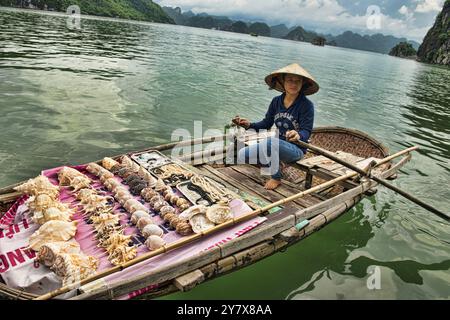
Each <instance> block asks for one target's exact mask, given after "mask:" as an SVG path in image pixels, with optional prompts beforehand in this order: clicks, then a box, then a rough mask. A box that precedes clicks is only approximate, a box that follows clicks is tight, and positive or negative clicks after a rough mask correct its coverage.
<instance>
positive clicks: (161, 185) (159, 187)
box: [155, 179, 167, 192]
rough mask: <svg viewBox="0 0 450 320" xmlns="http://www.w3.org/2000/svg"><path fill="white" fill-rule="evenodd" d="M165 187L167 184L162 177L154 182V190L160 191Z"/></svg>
mask: <svg viewBox="0 0 450 320" xmlns="http://www.w3.org/2000/svg"><path fill="white" fill-rule="evenodd" d="M166 188H167V186H166V184H165V183H164V181H163V180H162V179H158V181H156V184H155V190H156V191H158V192H161V191H163V190H164V189H166Z"/></svg>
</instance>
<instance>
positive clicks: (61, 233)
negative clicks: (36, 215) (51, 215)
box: [29, 220, 77, 251]
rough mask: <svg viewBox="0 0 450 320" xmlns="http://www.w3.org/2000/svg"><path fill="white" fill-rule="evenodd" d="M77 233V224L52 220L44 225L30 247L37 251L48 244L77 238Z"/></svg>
mask: <svg viewBox="0 0 450 320" xmlns="http://www.w3.org/2000/svg"><path fill="white" fill-rule="evenodd" d="M76 232H77V222H76V221H72V222H66V221H59V220H51V221H48V222H46V223H44V224H43V225H42V226H41V227H40V228H39V229H38V230H37V231H36V232H35V233H33V234H32V235H31V237H30V240H29V247H30V248H31V249H33V250H35V251H39V249H40V248H41V247H42V246H43V245H44V244H46V243H49V242H55V241H67V240H69V239H71V238H72V237H73V236H75V234H76Z"/></svg>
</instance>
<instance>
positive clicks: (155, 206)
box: [153, 200, 169, 212]
mask: <svg viewBox="0 0 450 320" xmlns="http://www.w3.org/2000/svg"><path fill="white" fill-rule="evenodd" d="M167 205H169V204H168V203H167V202H165V201H164V200H160V201H156V202H155V203H154V204H153V209H155V211H156V212H159V210H160V209H161V208H162V207H164V206H167Z"/></svg>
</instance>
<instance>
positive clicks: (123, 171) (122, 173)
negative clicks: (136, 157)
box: [117, 167, 132, 179]
mask: <svg viewBox="0 0 450 320" xmlns="http://www.w3.org/2000/svg"><path fill="white" fill-rule="evenodd" d="M130 174H132V172H130V170H129V169H128V168H126V167H121V168H120V169H119V170H118V171H117V175H118V176H119V177H121V178H124V179H125V178H126V177H128V176H129V175H130Z"/></svg>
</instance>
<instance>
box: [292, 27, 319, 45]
mask: <svg viewBox="0 0 450 320" xmlns="http://www.w3.org/2000/svg"><path fill="white" fill-rule="evenodd" d="M316 37H317V33H315V32H311V31H306V30H305V29H303V28H302V27H296V28H295V29H294V30H292V31H290V32H289V33H288V34H287V35H286V36H285V37H284V38H285V39H289V40H295V41H304V42H311V41H312V40H313V39H314V38H316Z"/></svg>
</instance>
